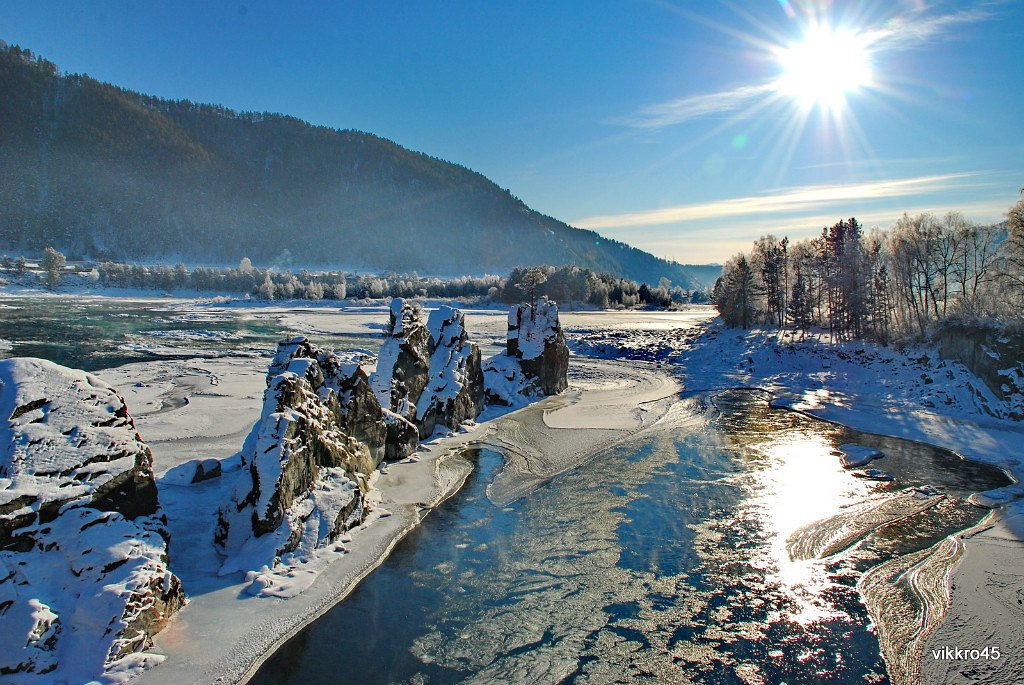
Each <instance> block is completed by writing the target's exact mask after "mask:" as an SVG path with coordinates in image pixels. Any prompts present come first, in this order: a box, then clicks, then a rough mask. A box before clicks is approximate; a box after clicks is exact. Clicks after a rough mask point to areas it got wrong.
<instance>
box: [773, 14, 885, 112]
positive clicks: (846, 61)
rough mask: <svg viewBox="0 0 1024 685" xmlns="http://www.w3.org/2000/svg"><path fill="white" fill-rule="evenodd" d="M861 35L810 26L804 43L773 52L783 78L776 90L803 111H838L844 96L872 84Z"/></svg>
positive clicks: (865, 42) (868, 58) (779, 80)
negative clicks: (795, 102) (814, 109)
mask: <svg viewBox="0 0 1024 685" xmlns="http://www.w3.org/2000/svg"><path fill="white" fill-rule="evenodd" d="M868 48H869V45H868V41H867V40H866V38H865V37H864V36H863V35H860V34H857V33H856V32H854V31H849V30H834V29H832V28H830V27H828V26H824V25H812V26H811V27H809V28H808V30H807V32H806V33H805V34H804V37H803V40H802V41H800V42H798V43H793V44H791V45H789V46H786V47H784V48H780V49H779V50H778V51H777V52H776V59H777V60H778V63H779V67H780V68H781V70H782V76H780V77H779V79H778V80H777V81H776V82H775V84H774V85H775V89H776V91H777V92H778V93H779V94H780V95H783V96H787V97H790V98H793V99H794V100H796V101H797V103H798V104H799V105H800V106H801V107H803V108H804V109H806V110H810V109H812V108H814V107H818V108H820V109H823V110H828V111H830V112H838V111H839V110H842V109H843V107H845V105H846V96H847V95H849V94H853V93H856V92H858V91H860V90H862V89H863V88H865V87H868V86H870V85H871V83H872V73H871V55H870V51H869V49H868Z"/></svg>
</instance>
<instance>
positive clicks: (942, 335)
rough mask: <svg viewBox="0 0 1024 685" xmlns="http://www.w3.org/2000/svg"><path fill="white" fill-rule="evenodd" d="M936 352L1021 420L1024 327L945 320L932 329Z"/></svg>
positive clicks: (1023, 386) (1023, 409) (1023, 388)
mask: <svg viewBox="0 0 1024 685" xmlns="http://www.w3.org/2000/svg"><path fill="white" fill-rule="evenodd" d="M933 336H934V340H935V343H936V345H937V346H938V348H939V354H940V355H942V357H943V358H944V359H956V360H958V361H960V362H961V363H963V365H964V366H966V367H967V368H968V369H970V370H971V372H972V373H974V375H976V376H977V377H978V378H980V379H981V380H982V381H984V383H985V385H987V386H988V388H989V390H991V391H992V392H993V394H995V396H996V397H998V398H999V399H1001V400H1003V401H1005V402H1006V403H1007V405H1008V406H1009V410H1010V411H1009V417H1010V418H1013V419H1016V420H1018V421H1019V420H1022V419H1024V330H1021V329H1019V328H1012V327H1009V326H1000V325H996V324H995V323H989V324H985V323H978V322H971V323H968V322H959V321H946V322H944V323H942V324H941V325H940V326H938V328H937V329H936V330H935V331H934V332H933Z"/></svg>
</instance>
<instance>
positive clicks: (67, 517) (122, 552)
mask: <svg viewBox="0 0 1024 685" xmlns="http://www.w3.org/2000/svg"><path fill="white" fill-rule="evenodd" d="M165 526H166V519H165V518H164V517H163V515H162V513H161V509H160V506H159V501H158V499H157V490H156V485H155V482H154V479H153V455H152V453H151V452H150V450H149V447H147V446H146V444H145V443H144V442H143V441H142V439H141V438H140V437H139V435H138V433H137V432H136V430H135V424H134V422H133V420H132V418H131V416H130V415H129V414H128V408H127V406H126V405H125V402H124V400H123V399H122V398H121V397H120V396H119V395H118V394H117V392H116V391H114V389H113V388H111V387H110V386H108V385H107V384H106V383H104V382H103V381H101V380H99V379H98V378H96V377H94V376H92V375H90V374H87V373H84V372H82V371H75V370H72V369H67V368H65V367H62V366H59V365H57V364H54V363H52V362H48V361H45V360H41V359H24V358H16V359H6V360H3V361H0V616H2V619H0V673H3V674H6V676H8V677H11V678H17V681H18V682H34V681H33V678H34V677H35V676H39V682H60V681H67V682H84V681H88V680H94V679H97V678H101V677H102V676H103V674H104V673H106V672H113V671H116V672H118V673H121V674H123V673H131V672H133V670H135V669H138V668H141V667H142V666H144V665H145V663H146V661H147V660H148V659H149V658H150V657H148V656H147V655H145V654H144V653H142V650H144V649H145V648H147V647H149V646H150V645H151V644H152V636H153V634H155V633H156V632H157V631H159V630H160V629H161V628H162V627H163V625H164V623H165V622H166V621H167V620H168V618H169V617H170V616H171V615H172V614H173V613H174V612H175V611H177V609H178V608H180V607H181V606H182V604H183V603H184V599H185V598H184V594H183V592H182V589H181V583H180V582H179V581H178V579H177V577H175V576H174V574H172V573H171V572H170V570H169V569H168V567H167V533H166V528H165ZM15 674H19V675H17V676H15Z"/></svg>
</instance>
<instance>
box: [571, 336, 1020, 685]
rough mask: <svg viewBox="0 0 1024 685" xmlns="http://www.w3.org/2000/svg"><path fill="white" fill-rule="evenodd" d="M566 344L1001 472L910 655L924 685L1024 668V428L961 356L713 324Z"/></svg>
mask: <svg viewBox="0 0 1024 685" xmlns="http://www.w3.org/2000/svg"><path fill="white" fill-rule="evenodd" d="M571 342H572V343H574V344H575V346H576V347H577V349H580V350H585V351H590V352H592V353H598V354H604V355H607V356H616V357H627V358H634V359H664V360H667V361H669V362H671V363H673V364H678V365H679V366H680V367H681V369H682V374H683V378H684V384H685V387H686V392H687V393H693V392H701V391H715V390H724V389H727V388H732V387H746V388H762V389H765V390H767V391H769V392H770V393H771V394H772V398H773V399H772V404H773V405H775V406H780V407H786V408H791V409H795V410H798V411H801V412H805V413H807V414H810V415H813V416H816V417H819V418H823V419H826V420H829V421H834V422H836V423H840V424H843V425H845V426H849V427H851V428H856V429H859V430H863V431H868V432H872V433H878V434H882V435H889V436H893V437H900V438H906V439H910V440H916V441H920V442H925V443H929V444H932V445H936V446H940V447H945V448H947V449H951V450H953V451H954V452H956V453H958V454H960V455H961V456H963V457H966V458H969V459H973V460H977V461H981V462H985V463H989V464H993V465H995V466H998V467H1000V468H1001V469H1003V470H1004V471H1006V472H1007V473H1008V474H1010V475H1011V476H1012V478H1013V479H1014V480H1015V481H1016V483H1015V484H1014V485H1011V486H1009V487H1007V488H1002V489H1000V490H997V491H992V492H989V493H986V494H985V496H983V497H979V498H976V499H977V501H978V502H979V503H983V504H986V505H988V506H993V507H996V510H995V511H994V512H993V517H992V519H991V521H990V523H989V525H987V526H985V527H982V529H980V530H975V531H973V532H971V534H969V535H964V536H962V538H963V539H962V549H960V550H958V552H957V554H956V555H955V557H954V558H955V559H956V561H955V564H954V565H953V567H952V568H951V569H949V571H948V577H945V580H944V587H942V588H939V593H938V596H937V597H935V598H932V599H933V600H938V601H939V602H940V606H939V609H940V610H942V611H943V613H944V614H945V619H944V620H943V621H941V622H938V625H933V626H932V627H933V629H934V632H933V633H932V634H931V636H930V638H929V637H928V636H927V635H924V634H922V635H919V636H917V637H918V638H923V639H920V640H919V641H918V643H917V648H918V650H920V651H919V657H918V659H919V660H918V663H919V664H920V666H921V668H920V671H921V675H922V676H923V682H925V683H929V684H931V683H947V682H954V683H985V684H986V685H997V684H1000V683H1008V682H1016V680H1017V679H1019V678H1020V677H1021V676H1022V675H1024V608H1022V606H1024V605H1022V604H1021V601H1024V569H1021V567H1020V564H1019V560H1020V559H1022V558H1024V485H1022V481H1024V464H1022V457H1021V453H1020V450H1019V446H1020V444H1021V441H1022V440H1024V426H1022V425H1021V424H1020V423H1019V422H1016V421H1012V420H1009V419H1007V418H1005V417H1006V416H1008V414H1009V407H1007V406H1004V403H1003V402H1002V401H1001V400H999V399H998V398H997V397H995V396H994V395H993V393H991V392H990V391H989V390H988V388H987V387H985V385H984V384H983V383H982V382H981V381H980V380H979V379H978V378H976V377H975V376H974V375H973V374H971V373H970V372H969V371H968V370H967V369H966V368H965V367H964V366H963V365H962V364H960V363H959V362H952V361H946V360H942V359H939V358H938V355H937V354H936V353H935V352H934V351H933V350H928V349H925V348H921V349H915V350H907V351H905V352H904V353H902V354H901V353H899V352H897V351H895V350H893V349H891V348H885V347H880V346H877V345H872V344H870V343H864V342H846V343H839V344H831V343H828V342H827V341H826V340H825V338H824V336H821V337H815V336H808V337H807V338H806V339H804V340H799V339H798V337H797V336H795V335H793V334H791V333H789V332H781V333H780V332H777V331H774V330H771V331H761V330H755V331H740V330H735V329H728V328H725V327H722V326H720V325H718V324H712V325H710V326H708V327H706V328H705V329H703V330H701V331H677V332H674V333H671V334H668V335H648V336H632V337H630V336H625V335H616V334H609V332H607V331H598V330H595V331H590V332H583V333H582V334H581V335H580V336H578V337H577V338H575V339H574V340H573V341H571ZM932 618H934V617H932ZM929 620H931V619H929ZM946 646H953V647H956V646H959V647H962V648H966V649H968V650H970V649H978V650H982V649H983V648H985V647H986V646H987V647H997V648H999V649H1000V658H999V659H998V660H994V659H991V658H990V659H979V660H973V661H972V660H970V659H966V660H965V659H943V658H934V657H933V652H934V653H938V652H937V651H936V650H942V649H944V648H945V647H946ZM903 682H915V681H914V680H913V679H911V680H908V681H903Z"/></svg>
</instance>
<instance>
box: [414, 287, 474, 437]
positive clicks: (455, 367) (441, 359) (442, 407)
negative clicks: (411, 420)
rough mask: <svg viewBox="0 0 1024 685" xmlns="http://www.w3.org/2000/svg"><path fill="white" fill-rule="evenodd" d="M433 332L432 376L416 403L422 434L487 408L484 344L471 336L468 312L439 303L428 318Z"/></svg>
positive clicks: (455, 423) (454, 424)
mask: <svg viewBox="0 0 1024 685" xmlns="http://www.w3.org/2000/svg"><path fill="white" fill-rule="evenodd" d="M427 330H428V331H429V332H430V377H429V380H428V381H427V386H426V388H424V391H423V393H422V394H421V395H420V397H419V400H418V401H417V403H416V418H417V421H418V423H419V426H420V435H423V436H426V435H429V434H430V433H432V432H433V430H434V427H435V426H436V425H437V424H442V425H444V426H447V427H448V428H453V429H454V428H458V427H459V426H460V425H462V424H463V423H466V422H467V421H472V420H473V419H475V418H476V417H477V416H478V415H479V414H480V412H481V411H483V408H484V374H483V369H482V367H481V365H480V348H479V347H478V346H477V344H476V343H474V342H471V341H470V340H469V334H468V333H467V332H466V322H465V316H464V315H463V313H462V311H460V310H458V309H454V308H452V307H447V306H442V307H438V308H437V309H435V310H434V311H432V312H431V313H430V317H429V318H428V319H427Z"/></svg>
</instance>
